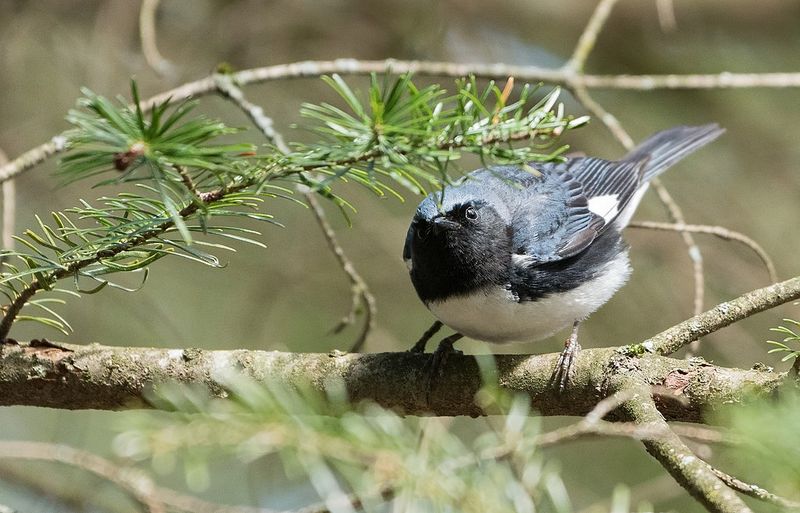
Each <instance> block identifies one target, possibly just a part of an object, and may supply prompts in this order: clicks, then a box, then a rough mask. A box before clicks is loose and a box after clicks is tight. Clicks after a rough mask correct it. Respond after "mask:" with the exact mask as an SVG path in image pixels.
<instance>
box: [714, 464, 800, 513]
mask: <svg viewBox="0 0 800 513" xmlns="http://www.w3.org/2000/svg"><path fill="white" fill-rule="evenodd" d="M711 471H712V472H713V473H714V475H715V476H717V477H718V478H719V479H720V480H721V481H722V482H723V483H725V484H726V485H728V487H729V488H732V489H734V490H736V491H737V492H741V493H743V494H744V495H747V496H748V497H754V498H756V499H759V500H762V501H764V502H770V503H772V504H775V505H777V506H780V507H781V508H786V509H793V510H797V509H800V502H798V501H793V500H790V499H787V498H785V497H781V496H780V495H776V494H774V493H772V492H770V491H769V490H765V489H764V488H761V487H760V486H758V485H755V484H751V483H745V482H744V481H742V480H741V479H737V478H735V477H733V476H731V475H729V474H726V473H725V472H723V471H721V470H719V469H717V468H714V467H711Z"/></svg>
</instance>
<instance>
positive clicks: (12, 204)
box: [0, 149, 17, 264]
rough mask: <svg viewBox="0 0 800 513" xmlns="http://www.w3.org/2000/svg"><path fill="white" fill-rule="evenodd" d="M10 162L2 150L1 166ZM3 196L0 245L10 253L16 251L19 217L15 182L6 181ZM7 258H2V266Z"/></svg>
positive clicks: (0, 259)
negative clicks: (17, 221) (15, 230)
mask: <svg viewBox="0 0 800 513" xmlns="http://www.w3.org/2000/svg"><path fill="white" fill-rule="evenodd" d="M6 162H8V157H6V154H5V152H4V151H3V150H2V149H0V166H2V165H3V164H5V163H6ZM2 194H3V221H2V222H3V225H2V230H1V231H0V244H2V249H4V250H6V251H9V250H13V249H14V225H15V224H16V222H15V221H16V217H17V187H16V185H15V182H14V180H6V181H5V182H3V186H2ZM6 258H7V257H6V256H2V257H0V264H1V263H2V262H4V261H5V259H6Z"/></svg>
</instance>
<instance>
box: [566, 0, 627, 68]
mask: <svg viewBox="0 0 800 513" xmlns="http://www.w3.org/2000/svg"><path fill="white" fill-rule="evenodd" d="M616 3H617V0H600V2H598V4H597V7H595V9H594V12H593V13H592V16H591V17H590V18H589V22H588V23H587V24H586V28H585V29H583V32H582V33H581V36H580V38H579V39H578V44H576V45H575V50H574V51H573V53H572V57H571V58H570V60H569V61H568V62H567V64H566V65H565V66H564V69H565V70H570V71H573V72H575V73H582V72H583V66H584V64H585V63H586V59H587V58H588V57H589V54H590V53H591V52H592V50H593V49H594V45H595V43H596V42H597V36H598V35H599V34H600V32H601V31H602V30H603V27H604V26H605V24H606V21H608V15H609V14H611V10H612V9H613V8H614V5H616Z"/></svg>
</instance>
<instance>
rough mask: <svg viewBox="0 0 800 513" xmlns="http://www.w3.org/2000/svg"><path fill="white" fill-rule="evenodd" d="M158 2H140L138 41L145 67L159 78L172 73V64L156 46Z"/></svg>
mask: <svg viewBox="0 0 800 513" xmlns="http://www.w3.org/2000/svg"><path fill="white" fill-rule="evenodd" d="M159 3H160V0H142V8H141V10H140V11H139V39H140V41H141V43H142V54H143V55H144V59H145V61H147V65H148V66H150V67H151V68H153V71H155V72H156V73H158V74H159V75H160V76H162V77H163V76H166V75H169V74H170V73H172V72H173V71H174V70H173V66H172V64H171V63H170V62H169V61H168V60H167V59H165V58H164V57H163V56H162V55H161V52H159V51H158V45H157V44H156V12H157V11H158V4H159Z"/></svg>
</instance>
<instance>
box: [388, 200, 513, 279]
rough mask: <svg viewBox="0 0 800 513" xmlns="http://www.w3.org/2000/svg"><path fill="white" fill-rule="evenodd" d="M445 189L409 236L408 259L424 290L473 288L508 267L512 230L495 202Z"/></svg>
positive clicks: (425, 207)
mask: <svg viewBox="0 0 800 513" xmlns="http://www.w3.org/2000/svg"><path fill="white" fill-rule="evenodd" d="M468 192H469V191H468V190H465V191H462V190H460V189H459V188H452V189H446V190H445V194H444V198H442V197H441V194H440V193H434V194H432V195H430V196H428V197H427V198H425V199H424V200H423V201H422V202H421V203H420V205H419V207H417V211H416V214H415V215H414V219H413V221H412V222H411V226H410V227H409V229H408V235H407V236H406V247H405V250H404V255H403V257H404V259H405V260H406V264H407V265H408V266H409V270H410V271H411V277H412V280H413V281H414V284H415V286H416V287H417V289H418V291H419V288H420V286H422V287H425V286H426V285H432V284H435V283H437V282H441V281H451V282H456V283H460V284H464V285H465V286H467V285H469V286H474V285H476V282H478V281H485V279H487V277H489V276H492V280H494V279H495V278H496V277H497V276H498V273H500V274H502V275H504V274H506V273H505V272H500V271H501V269H502V270H504V269H505V268H506V267H507V262H506V260H508V259H509V258H510V254H511V251H510V240H511V232H510V230H511V228H510V227H509V226H508V224H507V222H506V220H505V219H504V218H503V217H502V216H501V214H500V213H499V212H498V210H500V209H499V208H497V206H499V205H502V203H499V202H494V201H493V199H494V198H493V197H492V196H487V195H486V194H481V195H475V194H468Z"/></svg>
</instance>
